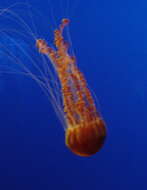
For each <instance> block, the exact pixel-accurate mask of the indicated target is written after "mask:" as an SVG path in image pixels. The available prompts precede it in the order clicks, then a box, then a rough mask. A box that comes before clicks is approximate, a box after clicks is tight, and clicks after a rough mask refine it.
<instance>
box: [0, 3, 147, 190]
mask: <svg viewBox="0 0 147 190" xmlns="http://www.w3.org/2000/svg"><path fill="white" fill-rule="evenodd" d="M15 2H19V3H20V4H19V3H18V4H15ZM21 3H22V4H21ZM23 3H24V4H23ZM9 6H12V7H10V8H9V9H8V10H13V11H14V13H16V14H18V15H19V16H20V17H21V18H23V19H24V21H25V22H26V23H27V24H28V25H29V26H30V28H31V29H32V31H33V32H34V33H35V34H36V36H37V38H43V39H46V40H47V41H49V42H51V41H52V40H53V34H52V32H53V29H55V28H56V26H57V25H58V24H59V23H60V20H61V19H62V17H66V16H69V19H70V20H71V23H70V26H69V30H70V36H71V39H72V48H73V49H74V52H75V54H76V57H77V62H78V66H79V68H80V69H81V71H82V72H83V73H84V75H85V77H86V79H87V81H88V84H89V85H90V87H91V89H93V91H94V92H95V94H96V96H97V98H98V100H99V102H100V111H101V113H102V116H103V118H104V120H105V121H106V124H107V129H108V136H107V139H106V143H105V145H104V147H103V148H102V149H101V150H100V152H98V153H97V154H95V155H94V156H92V157H88V158H86V157H78V156H76V155H74V154H73V153H71V152H70V151H69V150H68V148H67V147H66V146H65V142H64V130H63V127H62V126H61V123H60V121H59V120H58V117H57V116H56V114H55V112H54V110H53V108H52V105H51V104H50V102H49V100H48V98H47V97H46V96H45V95H44V93H43V92H42V90H41V89H40V87H39V86H38V85H37V84H36V83H35V82H34V81H33V80H32V79H30V78H27V77H25V76H22V75H17V74H16V75H14V74H12V75H11V74H4V73H3V72H2V73H0V190H10V189H11V190H26V189H27V190H40V189H41V190H57V189H64V190H135V189H136V190H138V189H140V190H146V189H147V163H146V161H147V149H146V146H147V135H146V133H147V128H146V127H147V125H146V124H147V117H146V114H147V98H146V96H147V74H146V73H147V11H146V10H147V3H146V1H145V0H140V1H139V0H138V1H137V0H136V1H133V0H124V1H117V0H112V1H109V0H81V1H79V0H73V1H72V0H50V1H49V0H42V1H41V0H30V1H14V0H1V1H0V8H1V9H4V8H8V7H9ZM3 16H4V14H0V31H1V29H4V28H5V29H8V28H9V29H10V28H12V29H13V28H15V29H16V28H17V29H18V30H20V31H23V27H22V28H21V26H20V28H19V27H18V26H19V25H18V23H17V22H16V20H17V17H14V18H11V16H10V15H9V18H8V19H7V15H6V17H5V16H4V17H3ZM1 19H2V20H1ZM18 22H20V21H18ZM55 22H56V23H55ZM56 24H57V25H56ZM26 34H27V33H26ZM8 36H9V37H8ZM8 36H7V35H5V32H4V33H3V32H1V35H0V64H1V65H3V66H5V65H7V64H8V65H9V66H10V68H13V67H15V64H14V60H12V61H11V60H10V59H8V56H7V53H6V52H5V51H4V50H3V46H5V47H7V48H8V50H9V51H10V52H12V54H13V55H15V56H16V57H17V58H19V59H20V60H21V61H22V62H23V63H25V64H26V65H28V67H29V68H30V69H33V68H31V63H30V62H29V60H30V58H29V59H28V57H27V56H26V53H27V54H28V55H29V56H32V59H34V60H35V61H36V62H38V64H41V59H40V55H39V53H38V50H37V49H36V48H35V40H33V39H32V40H30V41H29V40H26V38H25V37H23V36H21V35H17V33H15V32H14V33H13V34H12V32H11V31H9V35H8ZM16 43H17V44H20V46H22V48H23V51H21V50H20V49H19V48H17V46H16ZM32 50H33V53H32ZM24 52H25V54H24ZM11 63H12V65H10V64H11ZM0 68H1V67H0Z"/></svg>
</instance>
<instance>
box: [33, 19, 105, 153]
mask: <svg viewBox="0 0 147 190" xmlns="http://www.w3.org/2000/svg"><path fill="white" fill-rule="evenodd" d="M68 24H69V20H68V19H63V20H62V22H61V24H60V26H59V28H58V29H56V30H55V31H54V44H55V47H56V50H55V49H53V48H51V47H50V46H48V45H47V43H46V42H45V41H44V40H42V39H38V40H37V41H36V46H37V47H38V49H39V52H40V53H42V54H45V55H46V56H47V57H48V58H49V59H50V61H51V63H52V64H53V66H54V68H55V69H56V71H57V73H58V78H59V81H60V84H61V93H62V100H63V109H64V114H65V120H66V130H65V143H66V145H67V147H68V148H69V149H70V150H71V151H72V152H73V153H75V154H77V155H80V156H91V155H93V154H95V153H96V152H97V151H99V150H100V148H101V147H102V146H103V144H104V141H105V137H106V127H105V123H104V121H103V119H102V118H101V116H100V114H99V113H98V111H97V109H96V106H95V103H94V100H93V98H92V95H91V92H90V90H89V89H88V87H87V82H86V80H85V78H84V75H83V73H82V72H81V71H80V70H79V68H78V67H77V64H76V59H75V57H73V56H71V55H70V54H69V53H68V48H69V47H68V43H67V42H65V40H64V38H63V29H64V27H65V26H66V25H68Z"/></svg>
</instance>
